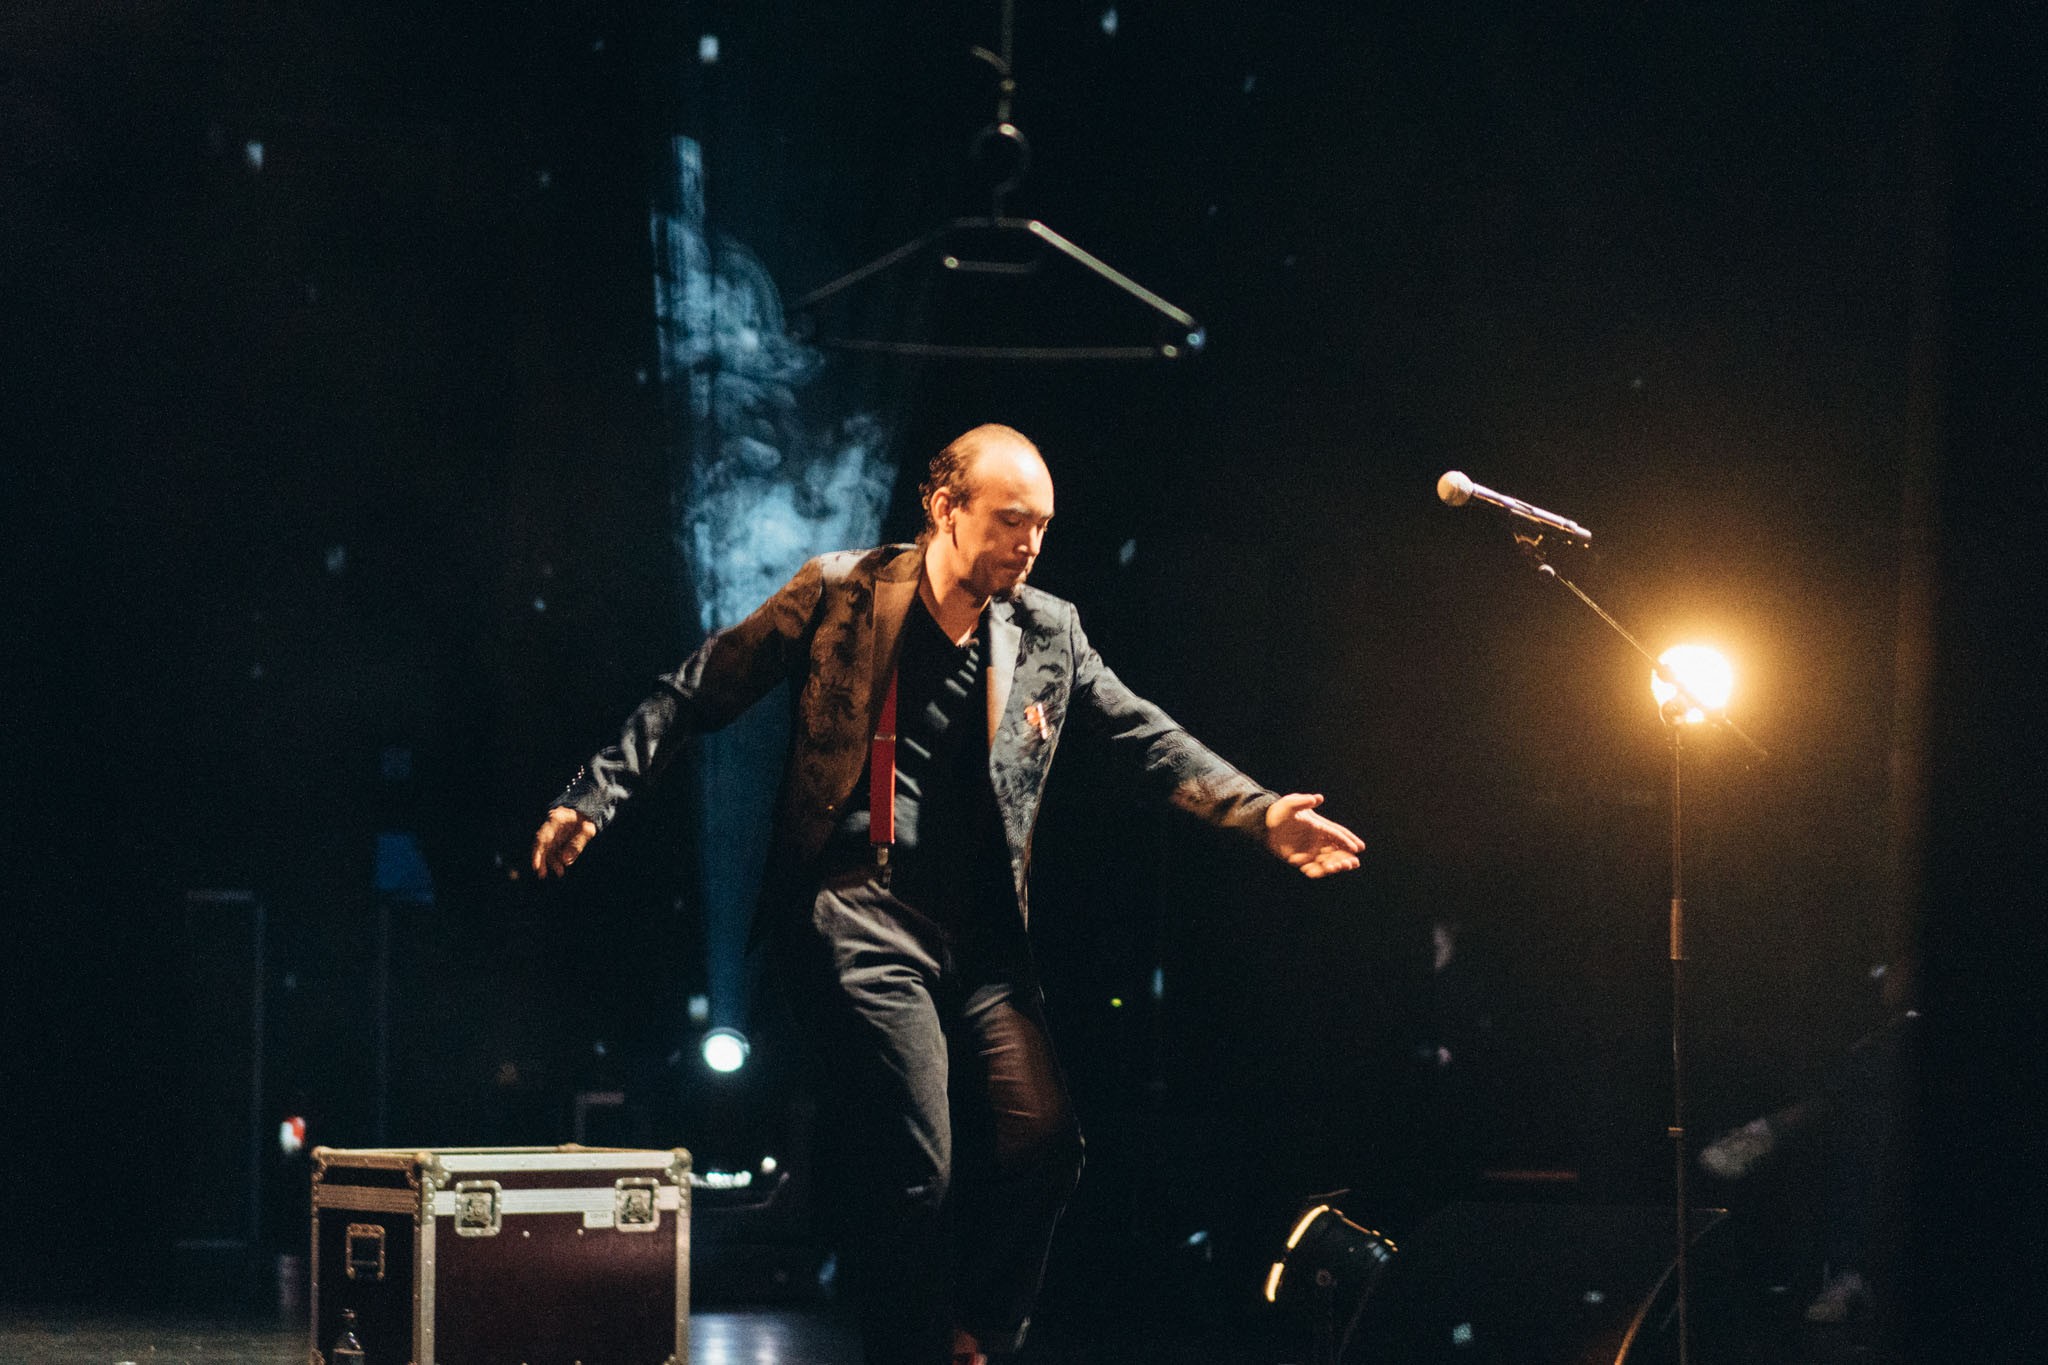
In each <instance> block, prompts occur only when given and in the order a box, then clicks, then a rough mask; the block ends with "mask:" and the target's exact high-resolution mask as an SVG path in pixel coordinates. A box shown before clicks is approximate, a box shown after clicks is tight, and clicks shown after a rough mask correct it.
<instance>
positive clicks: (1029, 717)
mask: <svg viewBox="0 0 2048 1365" xmlns="http://www.w3.org/2000/svg"><path fill="white" fill-rule="evenodd" d="M1024 719H1025V720H1026V721H1029V722H1030V724H1031V728H1032V729H1034V730H1036V731H1038V737H1039V738H1040V739H1042V740H1044V741H1045V742H1046V743H1048V744H1050V743H1051V742H1052V724H1051V722H1049V721H1047V720H1046V718H1045V708H1044V707H1043V706H1041V705H1039V704H1038V703H1037V702H1032V703H1031V705H1029V706H1027V707H1025V708H1024Z"/></svg>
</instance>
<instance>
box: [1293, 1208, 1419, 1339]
mask: <svg viewBox="0 0 2048 1365" xmlns="http://www.w3.org/2000/svg"><path fill="white" fill-rule="evenodd" d="M1396 1250H1398V1248H1396V1247H1395V1245H1394V1243H1393V1239H1391V1238H1389V1237H1385V1236H1382V1235H1381V1234H1380V1233H1378V1232H1375V1231H1373V1229H1371V1228H1369V1227H1365V1226H1363V1225H1362V1224H1359V1223H1354V1222H1352V1221H1351V1220H1350V1219H1349V1218H1346V1217H1345V1216H1344V1215H1343V1213H1342V1212H1340V1211H1339V1210H1338V1209H1336V1208H1335V1207H1333V1206H1331V1205H1329V1204H1321V1203H1319V1204H1316V1205H1314V1206H1313V1207H1311V1208H1310V1209H1309V1210H1308V1211H1307V1212H1305V1213H1303V1214H1302V1215H1301V1217H1299V1218H1298V1219H1296V1220H1295V1223H1294V1230H1293V1231H1292V1232H1290V1233H1288V1234H1287V1245H1286V1247H1285V1248H1284V1249H1283V1250H1282V1251H1281V1253H1280V1259H1279V1260H1277V1261H1275V1262H1273V1267H1272V1269H1271V1270H1269V1271H1267V1272H1266V1302H1267V1303H1270V1304H1274V1305H1276V1306H1278V1307H1279V1308H1281V1309H1283V1310H1285V1311H1287V1312H1289V1313H1291V1314H1293V1315H1295V1316H1296V1317H1299V1318H1300V1319H1302V1320H1303V1321H1304V1322H1305V1323H1307V1324H1308V1325H1309V1326H1310V1328H1311V1330H1313V1331H1315V1332H1316V1334H1317V1335H1318V1337H1319V1338H1320V1340H1319V1341H1318V1343H1317V1348H1318V1349H1317V1359H1319V1360H1329V1361H1335V1360H1342V1359H1343V1358H1344V1348H1345V1347H1346V1346H1347V1345H1349V1344H1350V1341H1351V1334H1352V1333H1353V1331H1355V1330H1356V1329H1357V1326H1358V1319H1359V1315H1360V1314H1361V1313H1363V1312H1364V1311H1365V1304H1366V1300H1368V1299H1370V1298H1371V1297H1372V1292H1373V1289H1374V1288H1375V1287H1376V1286H1377V1285H1378V1284H1379V1280H1380V1276H1381V1275H1382V1274H1384V1273H1385V1272H1386V1268H1387V1264H1388V1262H1390V1261H1392V1260H1393V1258H1394V1253H1395V1251H1396ZM1340 1324H1341V1331H1340Z"/></svg>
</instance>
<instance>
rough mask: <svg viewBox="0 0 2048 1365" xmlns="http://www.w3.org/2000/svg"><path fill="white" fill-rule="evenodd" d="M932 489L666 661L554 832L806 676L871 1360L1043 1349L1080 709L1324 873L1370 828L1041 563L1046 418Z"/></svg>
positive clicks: (827, 1127)
mask: <svg viewBox="0 0 2048 1365" xmlns="http://www.w3.org/2000/svg"><path fill="white" fill-rule="evenodd" d="M923 493H924V507H925V518H926V521H925V530H924V533H923V535H922V536H921V537H920V538H919V541H918V543H917V544H916V545H914V546H901V545H899V546H886V547H883V548H881V549H876V550H870V551H866V552H864V553H863V552H852V551H849V552H844V553H839V554H830V555H825V556H822V557H820V558H818V559H814V560H812V561H811V562H810V563H808V564H806V565H805V566H804V567H803V568H802V569H801V570H799V571H798V572H797V575H796V577H794V578H793V579H791V580H790V581H789V583H788V584H787V585H786V586H785V587H783V588H782V590H781V591H779V592H777V593H776V594H775V595H774V596H773V597H771V598H770V599H769V600H768V601H767V602H766V603H764V604H763V605H762V606H761V607H760V609H759V610H757V611H755V612H754V614H753V615H751V616H749V617H748V618H747V619H746V620H744V621H742V622H741V623H740V624H738V625H736V626H734V627H732V628H731V629H729V630H724V631H720V632H718V633H717V634H715V635H713V636H712V637H711V638H710V639H708V640H706V641H705V642H704V644H703V646H702V647H701V648H699V649H698V650H697V652H696V653H695V654H693V655H692V656H691V657H690V659H689V660H688V661H687V662H686V663H684V664H683V666H682V667H681V668H680V669H678V670H677V671H676V672H675V673H673V674H670V675H669V676H668V677H665V678H663V679H662V680H661V685H660V688H659V690H657V691H656V692H655V693H654V695H653V696H651V697H649V698H648V699H647V701H645V702H644V703H642V704H641V706H640V708H639V709H638V710H637V711H635V712H634V714H633V716H632V718H631V719H630V720H628V721H627V722H626V726H625V729H624V731H623V733H621V735H620V736H619V740H618V742H617V743H616V744H614V745H612V746H611V747H609V748H607V749H606V750H605V751H604V752H602V753H600V754H598V755H597V756H596V757H594V758H592V759H591V760H590V762H589V764H588V765H587V766H586V767H585V769H584V771H583V772H582V773H581V774H579V775H578V777H577V779H576V780H575V781H574V782H573V783H571V784H570V786H569V788H568V790H567V791H566V792H565V793H564V794H563V796H562V798H561V800H560V801H559V803H558V804H557V805H556V806H555V808H554V809H552V810H551V811H549V812H548V818H547V820H546V822H545V823H544V824H543V825H542V826H541V829H540V833H539V834H538V835H537V836H536V838H535V841H534V848H533V866H534V870H535V871H536V872H537V873H538V874H539V875H541V876H543V877H545V876H548V875H551V874H552V875H560V874H561V873H563V872H564V871H566V870H567V868H568V866H569V865H570V864H571V863H572V862H574V861H575V860H576V857H577V855H578V854H580V853H581V852H582V851H583V848H584V846H585V845H587V844H588V843H589V842H590V840H591V838H592V837H593V836H594V835H595V834H596V833H597V832H598V831H599V830H600V829H601V828H602V827H603V826H604V824H605V823H606V822H607V821H609V820H610V819H611V818H612V816H613V814H614V813H615V812H616V811H617V809H618V806H619V804H620V802H621V801H623V800H625V799H626V798H627V797H629V796H631V795H632V794H633V793H634V792H635V791H637V790H639V789H640V788H641V787H642V786H643V785H644V784H645V783H647V782H648V781H650V780H652V779H653V778H654V777H656V776H657V775H658V774H659V773H660V771H661V770H662V768H663V767H664V766H665V765H666V763H667V762H668V760H669V759H670V758H671V757H672V756H673V755H674V752H675V749H676V745H677V742H678V741H680V740H681V739H682V738H683V737H685V736H687V735H689V734H692V733H695V732H700V731H704V730H709V729H714V728H716V727H718V726H720V725H723V724H725V723H727V722H728V721H730V720H732V719H733V718H734V717H735V716H737V715H738V714H739V713H740V712H741V711H743V710H745V709H746V708H747V707H748V706H750V705H752V704H753V703H754V702H755V701H757V700H758V699H759V698H760V697H761V696H762V695H763V694H765V693H766V692H768V691H769V690H770V689H771V688H772V687H774V685H775V684H776V683H778V682H781V681H783V680H785V679H786V680H788V682H789V683H790V687H791V695H792V709H793V713H794V714H793V726H792V735H791V740H790V752H789V758H788V766H787V769H786V771H785V773H784V777H783V785H782V793H781V796H780V798H779V804H778V813H777V817H776V823H775V829H774V834H773V840H772V853H771V857H770V866H769V869H768V879H767V883H766V886H765V888H764V892H763V898H762V910H761V913H762V916H763V921H762V926H761V928H762V934H761V936H762V937H763V938H765V939H766V941H767V942H768V943H769V945H770V946H771V950H772V951H773V953H774V954H775V956H776V958H777V959H778V963H779V966H780V968H781V971H782V974H783V977H784V979H785V981H786V982H788V984H789V985H790V986H791V994H792V997H793V998H794V999H795V1001H796V1003H797V1008H798V1012H799V1014H800V1015H801V1016H802V1018H803V1020H804V1023H805V1026H806V1030H807V1032H808V1033H809V1034H810V1035H811V1037H812V1039H813V1041H814V1044H815V1046H816V1048H817V1049H818V1052H819V1057H820V1061H821V1065H820V1067H819V1074H820V1077H821V1079H822V1081H823V1083H824V1086H825V1088H826V1091H827V1093H826V1094H825V1095H824V1096H822V1097H821V1098H822V1099H823V1101H824V1111H823V1113H822V1115H821V1119H822V1125H823V1126H822V1127H821V1131H823V1132H827V1133H830V1134H831V1135H832V1138H831V1141H832V1144H833V1145H834V1146H835V1147H836V1148H837V1150H836V1151H835V1152H834V1154H833V1155H834V1157H835V1160H836V1162H837V1164H838V1165H839V1166H840V1167H841V1168H842V1169H843V1171H844V1172H845V1175H844V1178H843V1180H842V1182H841V1183H842V1184H843V1186H844V1190H845V1194H844V1197H843V1199H842V1201H841V1202H842V1203H843V1205H844V1208H843V1216H844V1219H845V1221H844V1224H843V1228H844V1236H843V1240H844V1242H845V1245H844V1246H843V1248H842V1250H843V1252H844V1256H845V1261H846V1265H847V1269H848V1273H849V1277H850V1279H851V1280H852V1282H853V1288H854V1292H855V1295H856V1298H857V1301H858V1303H859V1311H860V1318H861V1332H862V1339H863V1344H864V1347H865V1349H866V1352H867V1357H868V1360H869V1362H870V1365H922V1363H923V1362H938V1361H941V1360H948V1359H950V1360H952V1361H954V1362H968V1365H973V1363H974V1362H979V1361H982V1360H984V1359H985V1358H986V1357H985V1354H984V1353H997V1354H1001V1353H1007V1352H1013V1351H1016V1350H1018V1349H1019V1348H1020V1346H1021V1345H1022V1342H1023V1337H1024V1332H1025V1329H1026V1327H1027V1326H1028V1325H1029V1318H1030V1313H1031V1307H1032V1303H1033V1300H1034V1299H1035V1297H1036V1295H1037V1293H1038V1289H1039V1284H1040V1281H1041V1279H1042V1276H1043V1272H1044V1268H1045V1257H1046V1252H1047V1249H1048V1248H1049V1246H1050V1244H1051V1239H1052V1231H1053V1226H1054V1224H1055V1223H1056V1222H1057V1221H1058V1219H1059V1215H1060V1211H1061V1209H1063V1208H1064V1207H1065V1204H1066V1201H1067V1197H1068V1195H1069V1194H1070V1193H1071V1192H1072V1190H1073V1188H1074V1183H1075V1181H1076V1179H1077V1178H1078V1177H1079V1174H1080V1168H1081V1139H1080V1133H1079V1130H1078V1128H1077V1127H1076V1125H1075V1122H1074V1117H1073V1111H1072V1108H1071V1106H1070V1105H1069V1103H1068V1099H1067V1092H1066V1087H1065V1084H1064V1082H1063V1080H1062V1079H1061V1076H1060V1072H1059V1067H1058V1064H1057V1062H1056V1061H1055V1060H1054V1057H1053V1052H1052V1046H1051V1043H1050V1040H1049V1038H1048V1036H1047V1033H1046V1027H1045V1020H1044V1015H1043V1012H1042V1008H1041V1002H1040V995H1039V989H1038V984H1037V980H1036V977H1035V973H1034V969H1033V966H1032V962H1031V954H1030V951H1029V948H1028V946H1027V943H1026V939H1025V930H1026V925H1027V922H1028V918H1029V900H1028V882H1029V874H1030V862H1031V835H1032V827H1033V825H1034V823H1035V821H1036V819H1037V815H1038V804H1039V798H1040V794H1041V793H1042V791H1043V790H1044V784H1045V778H1046V773H1047V770H1048V768H1049V766H1050V764H1051V762H1052V756H1053V752H1054V750H1055V748H1056V747H1057V745H1058V743H1059V741H1060V738H1061V736H1062V735H1063V734H1064V733H1065V732H1066V730H1067V728H1068V726H1069V724H1070V723H1071V724H1072V726H1073V727H1074V728H1076V729H1078V730H1080V731H1082V732H1084V733H1085V734H1086V735H1087V736H1088V737H1089V738H1091V739H1093V740H1095V741H1098V742H1102V743H1106V744H1108V745H1110V746H1111V747H1112V749H1114V750H1115V751H1117V752H1120V753H1123V754H1127V755H1128V756H1129V758H1130V760H1131V761H1132V763H1133V764H1135V765H1136V766H1137V768H1138V769H1139V772H1140V774H1141V775H1142V776H1143V777H1144V778H1145V779H1146V780H1147V781H1148V782H1149V784H1150V785H1152V786H1153V787H1155V788H1156V789H1157V790H1158V791H1159V792H1160V793H1161V794H1163V795H1164V796H1165V797H1166V799H1167V800H1169V801H1170V802H1171V803H1172V804H1174V805H1176V806H1178V807H1180V808H1181V809H1183V810H1186V811H1188V812H1190V813H1191V814H1193V815H1195V816H1197V817H1198V818H1200V819H1202V820H1204V821H1206V822H1208V823H1209V824H1212V825H1215V826H1217V827H1219V828H1221V829H1226V830H1231V831H1235V832H1238V833H1241V834H1243V835H1245V836H1247V837H1252V838H1257V839H1259V840H1261V841H1262V842H1263V843H1264V844H1265V845H1266V847H1267V848H1269V849H1270V850H1271V851H1272V852H1273V853H1274V854H1275V855H1276V856H1278V857H1280V858H1283V859H1285V860H1286V861H1287V862H1289V863H1290V864H1292V865H1294V866H1295V867H1298V868H1300V869H1301V871H1302V873H1303V874H1304V875H1306V876H1309V877H1321V876H1324V875H1327V874H1329V873H1333V872H1341V871H1346V870H1348V869H1351V868H1355V867H1357V866H1358V854H1359V852H1360V851H1361V850H1362V849H1363V848H1364V844H1363V843H1362V842H1361V841H1360V840H1359V838H1358V837H1357V836H1356V835H1355V834H1353V833H1351V831H1349V830H1347V829H1345V828H1344V827H1343V826H1341V825H1338V824H1335V823H1333V822H1332V821H1330V820H1328V819H1325V818H1324V817H1323V816H1321V815H1319V814H1317V813H1316V811H1315V807H1317V806H1318V805H1320V804H1321V803H1322V797H1320V796H1311V795H1305V794H1295V795H1291V796H1275V795H1274V794H1273V793H1272V792H1270V791H1267V790H1266V789H1265V788H1263V787H1261V786H1259V785H1258V784H1257V783H1255V782H1253V781H1252V780H1251V779H1250V778H1248V777H1246V776H1245V775H1244V774H1243V773H1240V772H1238V771H1237V770H1236V769H1235V768H1233V767H1231V766H1230V765H1229V764H1227V763H1225V762H1224V761H1223V760H1222V759H1220V758H1218V757H1217V756H1216V755H1215V754H1213V753H1211V752H1210V751H1209V750H1208V749H1206V748H1204V747H1203V746H1202V745H1201V744H1200V743H1198V742H1197V741H1196V740H1195V739H1194V738H1193V737H1192V736H1190V735H1189V734H1188V733H1187V732H1186V731H1185V730H1182V729H1181V728H1180V727H1179V726H1178V725H1176V724H1175V723H1174V722H1173V720H1172V719H1171V718H1170V717H1168V716H1167V715H1166V714H1165V713H1164V712H1163V711H1161V710H1160V709H1159V708H1158V707H1156V706H1153V705H1152V704H1151V703H1149V702H1147V701H1145V700H1143V699H1142V698H1140V697H1138V696H1136V695H1134V694H1133V693H1132V692H1131V691H1130V690H1129V689H1127V688H1126V687H1125V686H1124V685H1123V684H1122V683H1121V682H1120V681H1118V679H1117V677H1116V675H1115V674H1114V673H1112V672H1110V670H1109V669H1108V667H1107V666H1105V665H1104V664H1103V662H1102V660H1101V658H1100V657H1099V656H1098V655H1097V654H1096V653H1095V651H1094V649H1092V648H1091V647H1090V646H1089V644H1088V640H1087V637H1086V636H1085V635H1083V634H1082V632H1081V625H1080V621H1079V619H1078V617H1077V615H1076V613H1075V610H1074V608H1073V606H1072V605H1071V604H1069V603H1067V602H1063V601H1061V600H1060V599H1058V598H1056V597H1053V596H1051V595H1050V594H1047V593H1044V592H1041V591H1039V590H1038V589H1036V588H1030V587H1026V586H1025V585H1024V580H1025V579H1026V578H1027V577H1028V576H1029V575H1030V572H1031V567H1032V565H1033V564H1034V563H1035V562H1036V561H1037V559H1038V554H1039V550H1040V548H1041V547H1042V546H1043V544H1044V538H1045V531H1046V527H1047V526H1048V525H1049V524H1050V523H1051V521H1052V515H1053V491H1052V478H1051V475H1050V474H1049V473H1048V472H1047V471H1046V467H1045V462H1044V460H1043V459H1041V458H1040V456H1039V453H1038V450H1037V448H1036V447H1035V446H1033V445H1032V444H1031V442H1030V441H1028V440H1026V439H1025V438H1024V437H1023V436H1022V435H1021V434H1019V433H1018V432H1016V431H1013V430H1011V429H1010V428H1008V427H1003V426H994V425H990V426H982V427H976V428H975V429H974V430H972V431H970V432H968V433H966V434H965V435H964V436H961V437H960V438H959V439H958V440H956V441H954V442H953V443H952V444H951V445H949V446H947V447H946V449H945V450H943V451H941V452H940V453H939V455H938V457H937V458H936V459H934V460H933V462H932V466H931V473H930V477H929V479H928V480H927V482H926V483H925V485H924V489H923ZM878 774H879V780H877V775H878ZM878 789H879V792H880V796H879V798H878V797H877V790H878ZM956 1175H957V1177H958V1178H957V1179H956V1178H955V1177H956Z"/></svg>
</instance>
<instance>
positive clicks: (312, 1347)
mask: <svg viewBox="0 0 2048 1365" xmlns="http://www.w3.org/2000/svg"><path fill="white" fill-rule="evenodd" d="M316 1150H325V1149H324V1148H320V1149H316ZM313 1178H314V1181H315V1184H314V1186H313V1194H314V1196H315V1197H316V1199H317V1197H318V1195H319V1193H320V1186H319V1184H318V1181H319V1178H320V1177H319V1172H318V1169H317V1168H316V1169H315V1172H314V1177H313ZM312 1224H313V1254H312V1255H311V1256H310V1257H308V1258H307V1264H308V1265H309V1266H310V1267H311V1268H312V1271H313V1279H312V1291H311V1292H310V1293H309V1294H307V1296H306V1360H307V1365H327V1357H325V1356H323V1355H321V1354H320V1205H319V1204H318V1203H315V1204H314V1205H313V1216H312Z"/></svg>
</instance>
